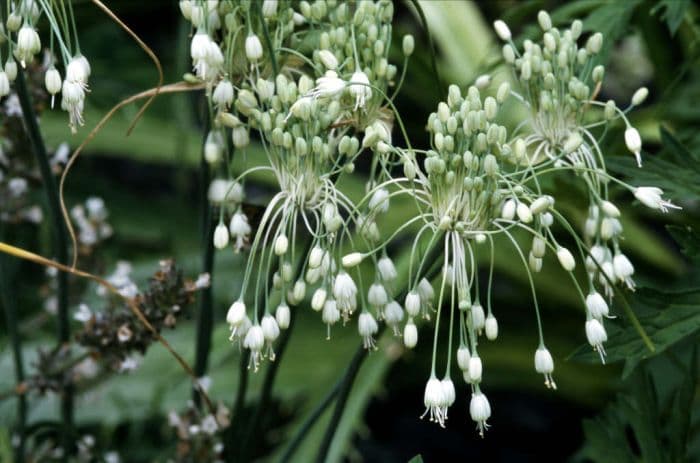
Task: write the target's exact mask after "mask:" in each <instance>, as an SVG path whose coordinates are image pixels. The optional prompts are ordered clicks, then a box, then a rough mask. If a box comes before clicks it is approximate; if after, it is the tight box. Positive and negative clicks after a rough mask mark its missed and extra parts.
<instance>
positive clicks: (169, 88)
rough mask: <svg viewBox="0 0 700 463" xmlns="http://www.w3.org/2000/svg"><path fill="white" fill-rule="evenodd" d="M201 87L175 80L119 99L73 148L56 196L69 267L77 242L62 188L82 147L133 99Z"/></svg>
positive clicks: (74, 255)
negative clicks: (67, 241)
mask: <svg viewBox="0 0 700 463" xmlns="http://www.w3.org/2000/svg"><path fill="white" fill-rule="evenodd" d="M203 88H204V84H197V85H192V84H189V83H187V82H177V83H174V84H169V85H164V86H161V87H156V88H152V89H149V90H146V91H143V92H141V93H137V94H136V95H132V96H130V97H128V98H126V99H124V100H122V101H120V102H119V103H117V104H116V105H115V106H114V107H113V108H112V109H110V110H109V112H108V113H107V114H105V116H104V117H103V118H102V119H101V120H100V122H98V123H97V125H96V126H95V128H94V129H92V130H91V131H90V133H89V134H88V136H87V137H85V140H83V142H82V143H81V144H80V145H79V146H78V147H77V148H76V149H75V151H73V154H71V156H70V158H69V159H68V162H67V163H66V167H65V169H63V172H62V173H61V181H60V182H59V184H58V196H59V200H60V203H61V214H62V215H63V219H64V220H65V222H66V227H67V228H68V234H69V235H70V239H71V244H72V245H73V259H72V263H71V269H73V270H75V265H76V262H77V261H78V242H77V239H76V237H75V230H74V229H73V224H72V223H71V220H70V216H69V215H68V209H67V208H66V203H65V200H64V198H63V196H64V195H63V189H64V186H65V182H66V178H67V177H68V171H69V170H70V169H71V167H72V166H73V164H74V163H75V161H76V159H78V156H79V155H80V153H81V152H82V151H83V148H85V147H86V146H87V145H88V144H89V143H90V142H91V141H92V140H93V139H94V138H95V136H96V135H97V133H98V132H99V131H100V130H102V127H104V125H105V124H106V123H107V121H109V120H110V119H111V118H112V116H114V113H116V112H117V111H119V110H120V109H121V108H123V107H124V106H126V105H128V104H130V103H133V102H134V101H138V100H141V99H143V98H149V97H153V96H154V95H156V94H158V93H179V92H190V91H193V90H201V89H203Z"/></svg>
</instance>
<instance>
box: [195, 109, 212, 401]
mask: <svg viewBox="0 0 700 463" xmlns="http://www.w3.org/2000/svg"><path fill="white" fill-rule="evenodd" d="M208 120H209V119H208V118H207V123H206V124H205V125H207V126H208ZM208 132H209V129H208V127H205V130H204V134H205V135H204V139H203V140H202V160H201V162H200V168H199V172H200V190H201V191H200V196H199V207H200V210H201V214H202V215H201V223H200V229H201V231H202V249H203V251H204V252H203V254H202V273H208V274H209V287H207V288H204V290H202V293H201V295H200V299H199V312H198V315H197V337H196V341H195V343H196V345H195V360H194V374H195V375H196V376H197V378H200V377H202V376H204V374H205V373H206V372H207V366H208V363H209V352H210V351H211V336H212V330H213V328H214V307H213V303H212V301H213V298H214V294H213V288H214V241H213V239H214V237H213V235H214V224H213V221H212V216H213V214H214V211H213V209H214V206H212V205H210V204H209V198H208V195H207V190H208V186H209V181H210V177H211V174H210V172H209V164H208V163H207V161H206V160H205V159H204V144H205V143H206V137H207V134H208ZM192 398H193V400H194V402H195V404H196V405H197V406H199V404H200V401H201V397H200V394H199V392H198V389H197V388H193V389H192Z"/></svg>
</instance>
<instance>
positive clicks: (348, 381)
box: [316, 325, 386, 463]
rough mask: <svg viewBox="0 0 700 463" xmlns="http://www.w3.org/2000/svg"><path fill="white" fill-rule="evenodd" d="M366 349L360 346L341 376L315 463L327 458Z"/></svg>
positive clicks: (379, 333)
mask: <svg viewBox="0 0 700 463" xmlns="http://www.w3.org/2000/svg"><path fill="white" fill-rule="evenodd" d="M385 328H386V325H382V326H381V327H380V328H379V331H377V339H379V337H380V336H381V335H382V333H383V332H384V329H385ZM367 352H368V351H367V349H365V347H364V345H362V344H360V345H359V346H358V348H357V350H356V351H355V355H353V357H352V360H351V361H350V363H349V364H348V367H347V368H346V369H345V374H344V375H343V379H342V382H341V384H340V389H339V390H338V400H337V401H336V404H335V408H334V409H333V415H332V416H331V421H330V422H329V423H328V426H327V428H326V433H325V434H324V435H323V440H322V441H321V446H320V447H319V450H318V455H317V456H316V462H317V463H324V462H325V461H326V457H327V456H328V451H329V450H330V447H331V443H332V442H333V437H335V431H336V429H337V428H338V424H339V423H340V419H341V418H342V417H343V412H344V411H345V404H346V403H347V401H348V398H349V397H350V391H351V390H352V384H353V382H354V381H355V377H356V376H357V373H358V371H360V367H361V366H362V361H363V360H364V359H365V357H367Z"/></svg>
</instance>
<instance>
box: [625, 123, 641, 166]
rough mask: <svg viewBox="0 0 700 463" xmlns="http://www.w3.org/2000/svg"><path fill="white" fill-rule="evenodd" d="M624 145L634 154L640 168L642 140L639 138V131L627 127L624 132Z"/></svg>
mask: <svg viewBox="0 0 700 463" xmlns="http://www.w3.org/2000/svg"><path fill="white" fill-rule="evenodd" d="M625 145H627V149H628V150H630V152H632V153H633V154H634V157H635V158H636V159H637V165H638V166H639V167H642V155H641V151H642V138H641V137H640V136H639V131H638V130H637V129H635V128H634V127H628V128H627V130H625Z"/></svg>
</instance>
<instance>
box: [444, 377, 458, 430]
mask: <svg viewBox="0 0 700 463" xmlns="http://www.w3.org/2000/svg"><path fill="white" fill-rule="evenodd" d="M440 386H441V387H442V398H443V402H442V414H443V415H444V417H445V420H447V410H448V409H449V408H450V407H451V406H452V404H454V403H455V398H456V395H457V394H456V393H455V385H454V383H453V382H452V380H451V379H450V378H443V380H442V381H440Z"/></svg>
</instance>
